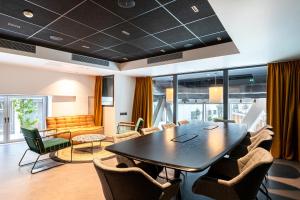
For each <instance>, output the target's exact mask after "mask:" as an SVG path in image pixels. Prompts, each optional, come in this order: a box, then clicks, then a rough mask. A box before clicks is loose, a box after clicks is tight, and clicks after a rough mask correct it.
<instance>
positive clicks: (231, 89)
mask: <svg viewBox="0 0 300 200" xmlns="http://www.w3.org/2000/svg"><path fill="white" fill-rule="evenodd" d="M225 70H226V69H224V70H219V71H209V72H198V73H190V74H179V75H173V76H164V77H154V78H153V87H154V88H153V91H154V92H153V99H154V103H153V104H154V109H153V110H154V111H153V126H155V127H160V125H161V124H163V123H168V122H172V121H173V115H175V116H176V117H177V121H180V120H189V121H214V120H215V119H224V117H223V115H224V114H225V115H227V114H228V119H231V120H234V121H235V122H236V123H244V124H247V126H248V130H249V131H256V130H258V129H260V128H261V127H263V126H264V125H265V124H266V78H267V67H266V66H262V67H249V68H237V69H228V99H227V102H228V113H227V111H226V110H224V109H223V108H224V103H223V98H224V94H223V92H224V91H227V90H223V87H224V71H225ZM226 74H227V73H226ZM173 77H174V78H177V84H178V85H177V109H176V113H173V84H174V83H173ZM225 78H227V75H226V77H225ZM226 85H227V84H226ZM225 96H227V95H225Z"/></svg>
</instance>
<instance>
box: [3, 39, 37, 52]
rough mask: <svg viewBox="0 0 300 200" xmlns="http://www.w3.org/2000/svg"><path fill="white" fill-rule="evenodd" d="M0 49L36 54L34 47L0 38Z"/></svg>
mask: <svg viewBox="0 0 300 200" xmlns="http://www.w3.org/2000/svg"><path fill="white" fill-rule="evenodd" d="M0 47H3V48H7V49H14V50H18V51H25V52H30V53H35V52H36V46H35V45H31V44H25V43H21V42H16V41H11V40H6V39H2V38H0Z"/></svg>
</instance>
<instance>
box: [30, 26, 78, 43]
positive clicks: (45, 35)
mask: <svg viewBox="0 0 300 200" xmlns="http://www.w3.org/2000/svg"><path fill="white" fill-rule="evenodd" d="M34 37H35V38H39V39H42V40H44V41H49V42H51V43H56V44H58V45H66V44H69V43H71V42H74V41H75V39H74V38H72V37H69V36H66V35H63V34H60V33H57V32H54V31H52V30H49V29H44V30H42V31H41V32H39V33H37V34H36V35H35V36H34ZM51 37H55V38H61V39H62V40H53V39H50V38H51Z"/></svg>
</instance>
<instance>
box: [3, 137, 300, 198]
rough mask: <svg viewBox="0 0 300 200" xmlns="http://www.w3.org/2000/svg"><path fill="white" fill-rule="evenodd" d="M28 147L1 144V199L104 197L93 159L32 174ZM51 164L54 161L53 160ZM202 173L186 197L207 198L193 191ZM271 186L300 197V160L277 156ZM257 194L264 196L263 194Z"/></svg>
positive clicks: (186, 188)
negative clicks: (88, 161)
mask: <svg viewBox="0 0 300 200" xmlns="http://www.w3.org/2000/svg"><path fill="white" fill-rule="evenodd" d="M25 149H26V145H25V144H24V143H15V144H7V145H0V199H1V200H2V199H3V200H48V199H49V200H82V199H85V200H100V199H101V200H102V199H104V196H103V193H102V188H101V185H100V182H99V179H98V177H97V174H96V171H95V170H94V167H93V164H92V163H80V164H66V165H63V166H59V167H56V168H53V169H50V170H47V171H44V172H41V173H37V174H34V175H31V174H30V169H31V165H29V166H25V167H18V162H19V159H20V158H21V156H22V154H23V152H24V151H25ZM27 158H28V159H27V161H32V160H33V159H34V158H35V155H34V154H29V155H28V157H27ZM25 162H26V160H25ZM49 164H53V161H50V162H49ZM200 175H201V174H188V175H187V178H185V180H184V181H183V184H182V192H183V196H184V198H183V199H185V200H196V199H207V198H204V197H201V196H198V195H195V194H193V193H192V192H191V186H192V184H193V182H194V180H195V179H197V177H199V176H200ZM268 187H269V191H270V192H271V197H272V199H274V200H277V199H282V200H290V199H300V164H299V163H298V162H288V161H283V160H276V161H275V163H274V164H273V166H272V168H271V169H270V171H269V186H268ZM258 197H259V199H265V197H264V196H262V195H261V194H259V196H258Z"/></svg>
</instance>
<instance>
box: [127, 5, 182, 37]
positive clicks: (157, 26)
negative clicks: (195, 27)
mask: <svg viewBox="0 0 300 200" xmlns="http://www.w3.org/2000/svg"><path fill="white" fill-rule="evenodd" d="M131 22H132V23H133V24H135V25H137V26H138V27H140V28H142V29H144V30H146V31H147V32H149V33H156V32H159V31H163V30H165V29H169V28H172V27H175V26H178V25H180V23H179V22H178V21H177V20H175V19H174V18H173V17H172V16H171V15H170V14H169V13H168V12H167V11H165V10H164V9H163V8H159V9H156V10H154V11H151V12H149V13H146V14H144V15H142V16H140V17H137V18H135V19H133V20H132V21H131Z"/></svg>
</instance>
